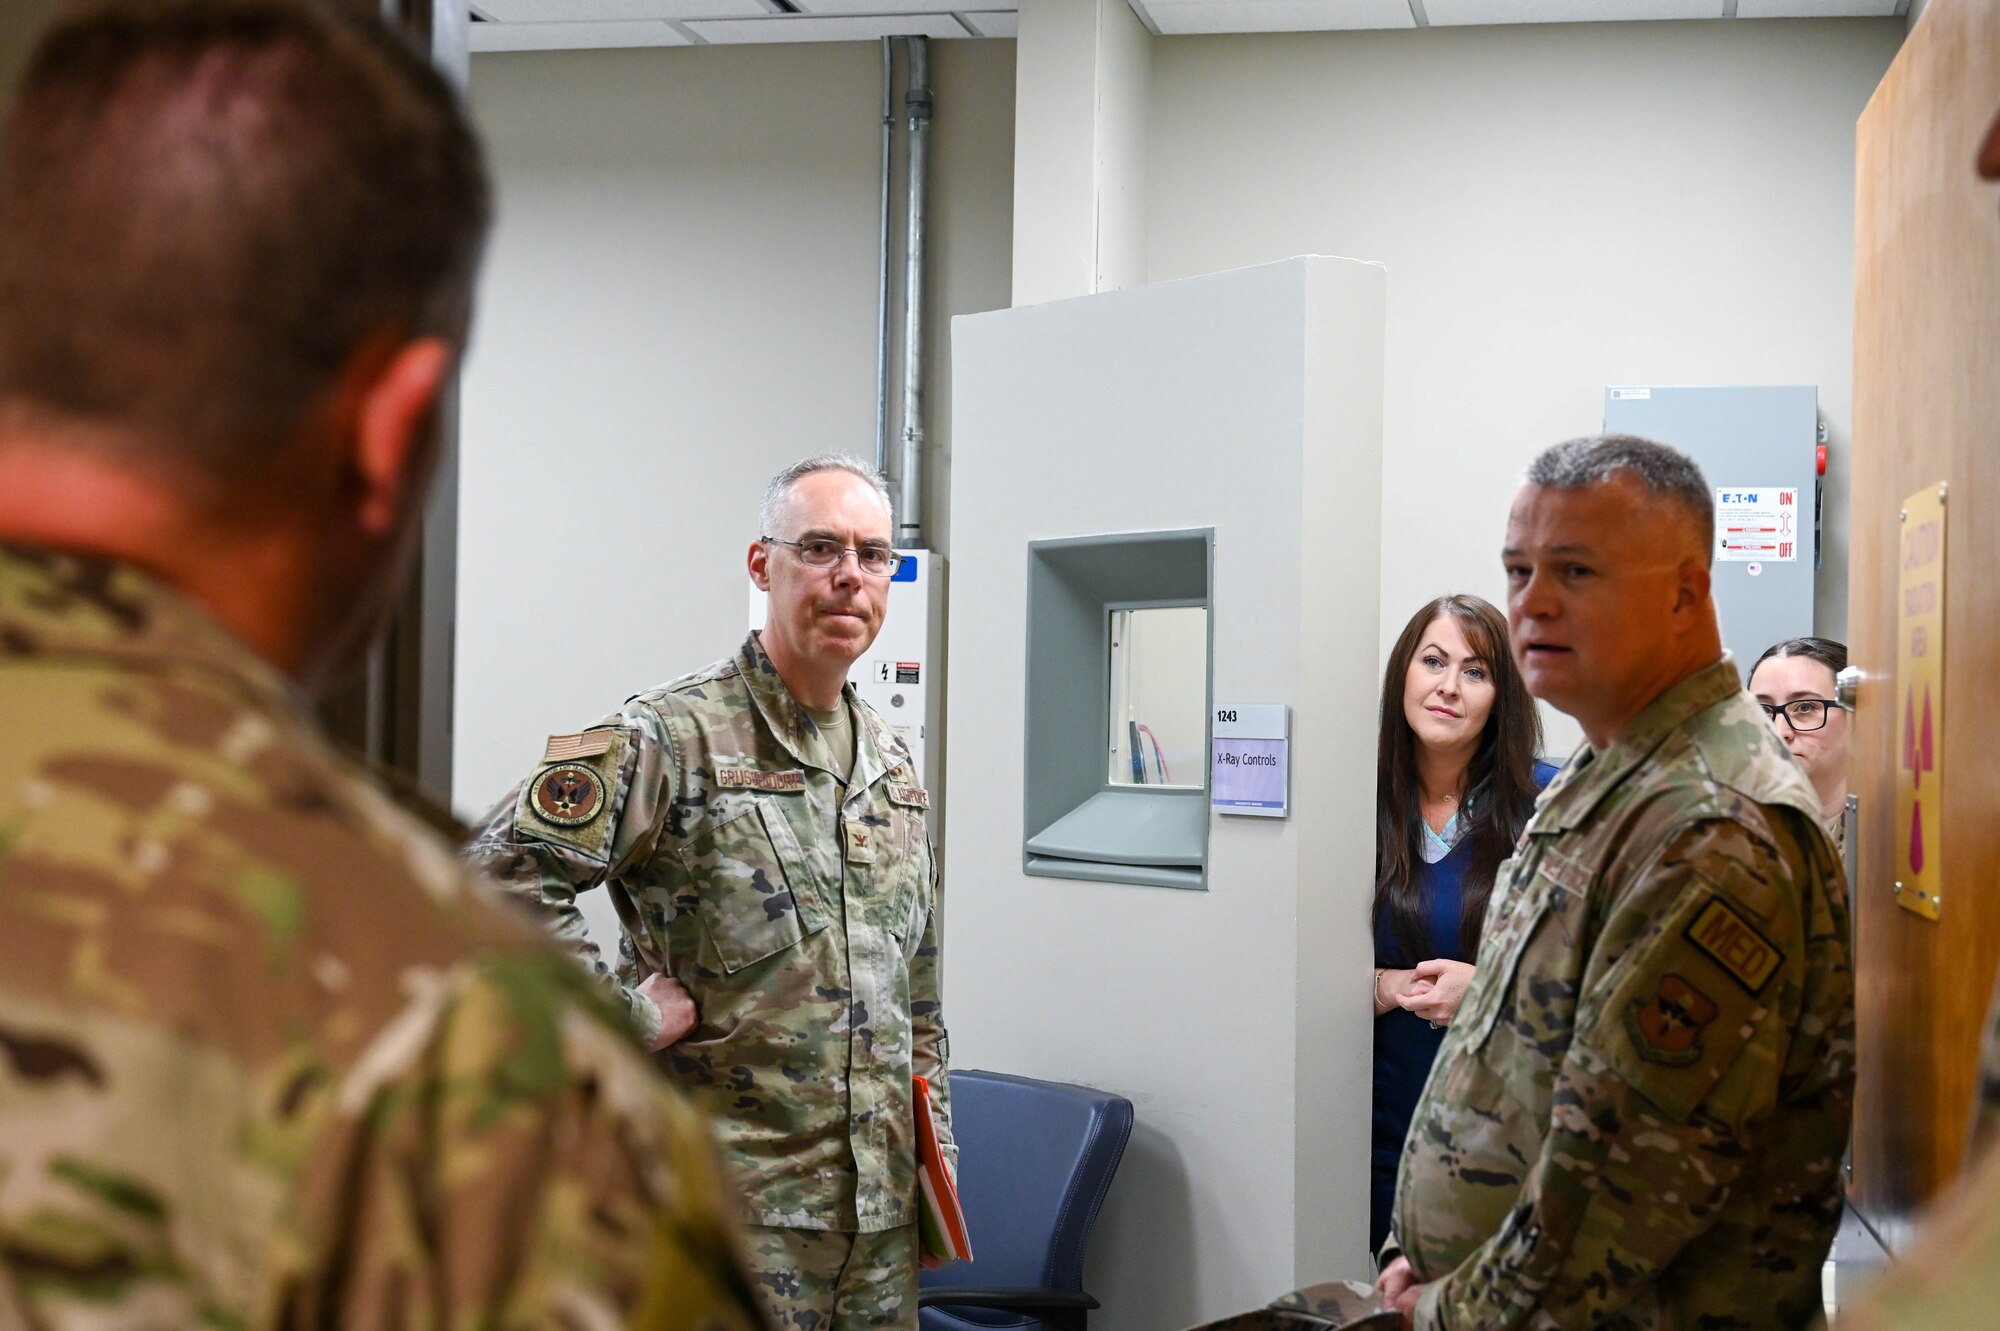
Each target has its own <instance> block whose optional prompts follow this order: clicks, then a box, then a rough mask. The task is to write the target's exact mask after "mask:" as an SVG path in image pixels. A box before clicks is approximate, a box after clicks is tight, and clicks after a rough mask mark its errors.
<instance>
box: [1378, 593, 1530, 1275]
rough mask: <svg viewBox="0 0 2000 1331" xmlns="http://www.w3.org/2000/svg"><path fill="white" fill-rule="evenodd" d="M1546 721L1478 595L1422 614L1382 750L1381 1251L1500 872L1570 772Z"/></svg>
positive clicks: (1391, 678) (1411, 632)
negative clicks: (1423, 1100) (1546, 751)
mask: <svg viewBox="0 0 2000 1331" xmlns="http://www.w3.org/2000/svg"><path fill="white" fill-rule="evenodd" d="M1541 743H1542V726H1541V718H1540V716H1539V714H1538V713H1537V712H1536V711H1535V700H1534V699H1533V698H1531V697H1529V696H1528V689H1527V685H1525V684H1524V683H1522V682H1521V675H1520V672H1519V671H1518V670H1516V669H1515V668H1514V658H1513V656H1512V654H1511V653H1510V652H1509V651H1508V647H1507V621H1506V619H1505V618H1504V617H1503V616H1502V615H1501V613H1500V612H1499V611H1498V610H1496V609H1495V608H1494V607H1493V606H1492V605H1490V604H1488V603H1487V602H1485V601H1482V600H1481V599H1479V598H1478V597H1477V596H1441V597H1439V598H1438V599H1437V600H1435V601H1432V602H1431V603H1430V604H1428V605H1426V606H1424V607H1423V608H1422V609H1421V610H1419V611H1417V613H1416V614H1415V615H1414V616H1412V617H1411V619H1410V622H1409V624H1408V626H1407V627H1405V628H1404V629H1403V632H1402V635H1401V636H1400V637H1398V638H1397V639H1396V645H1395V648H1394V649H1393V650H1392V651H1391V652H1390V653H1389V665H1388V668H1387V670H1385V671H1384V673H1383V677H1382V718H1381V734H1380V738H1379V740H1378V744H1377V750H1376V790H1377V799H1378V803H1377V806H1376V814H1375V906H1374V923H1375V1121H1374V1143H1373V1178H1372V1186H1371V1189H1370V1199H1369V1200H1370V1204H1371V1205H1370V1212H1369V1235H1370V1237H1369V1247H1370V1249H1371V1250H1373V1249H1376V1248H1379V1247H1380V1246H1381V1244H1382V1239H1383V1236H1384V1235H1385V1234H1387V1232H1388V1229H1389V1208H1390V1204H1391V1202H1392V1201H1393V1199H1394V1197H1395V1191H1396V1166H1397V1163H1398V1161H1399V1160H1400V1159H1401V1157H1402V1152H1403V1138H1404V1136H1405V1135H1406V1134H1407V1133H1408V1131H1409V1127H1410V1116H1411V1115H1412V1114H1413V1113H1414V1112H1415V1110H1416V1107H1417V1097H1418V1096H1419V1095H1420V1094H1421V1093H1422V1091H1423V1088H1424V1079H1425V1078H1426V1077H1428V1076H1429V1075H1430V1070H1431V1062H1432V1060H1434V1059H1435V1058H1436V1057H1437V1051H1438V1046H1439V1045H1441V1044H1442V1043H1443V1042H1444V1028H1445V1027H1446V1026H1447V1025H1449V1024H1450V1022H1451V1019H1452V1017H1453V1015H1454V1014H1456V1013H1457V1011H1458V1004H1459V1000H1460V999H1461V998H1463V997H1464V995H1465V987H1466V985H1467V984H1468V983H1470V982H1471V979H1472V961H1473V958H1474V957H1476V956H1477V955H1478V954H1479V938H1480V934H1481V932H1482V930H1483V927H1484V922H1485V918H1486V901H1487V898H1488V897H1489V896H1491V895H1492V892H1493V879H1494V875H1495V874H1496V873H1497V872H1498V871H1499V868H1500V865H1501V863H1502V862H1503V861H1504V860H1506V859H1507V857H1508V856H1509V855H1512V854H1513V853H1514V842H1515V840H1516V839H1517V838H1518V837H1519V836H1520V835H1521V829H1522V828H1523V827H1525V826H1526V825H1527V822H1528V816H1529V815H1530V814H1531V813H1533V812H1534V807H1535V796H1536V794H1537V793H1538V792H1539V791H1540V790H1541V788H1542V787H1543V786H1545V785H1547V784H1548V782H1549V779H1550V778H1551V777H1553V776H1554V775H1555V771H1556V769H1555V768H1553V767H1551V766H1549V765H1548V764H1547V763H1543V762H1539V761H1537V758H1536V754H1537V753H1538V752H1539V750H1540V748H1541Z"/></svg>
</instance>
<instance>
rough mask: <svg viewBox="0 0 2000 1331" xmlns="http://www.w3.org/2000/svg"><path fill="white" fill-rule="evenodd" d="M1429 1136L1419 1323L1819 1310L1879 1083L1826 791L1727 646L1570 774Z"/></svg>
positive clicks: (1408, 1205) (1420, 1146)
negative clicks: (1858, 1030)
mask: <svg viewBox="0 0 2000 1331" xmlns="http://www.w3.org/2000/svg"><path fill="white" fill-rule="evenodd" d="M1487 918H1488V928H1487V932H1486V937H1485V940H1484V942H1483V943H1482V944H1481V947H1480V952H1479V958H1478V966H1477V972H1476V974H1475V976H1474V979H1473V982H1472V985H1471V987H1470V989H1469V990H1468V991H1467V993H1466V996H1465V1000H1464V1003H1463V1004H1462V1006H1461V1007H1460V1009H1459V1012H1458V1014H1457V1016H1456V1017H1455V1018H1454V1020H1453V1021H1452V1024H1451V1030H1450V1033H1449V1034H1448V1036H1447V1038H1446V1040H1445V1043H1444V1047H1443V1048H1442V1049H1441V1050H1440V1051H1439V1054H1438V1058H1437V1062H1436V1064H1435V1065H1434V1067H1433V1069H1432V1073H1431V1078H1430V1081H1429V1083H1428V1084H1427V1085H1426V1087H1425V1089H1424V1094H1423V1097H1422V1099H1421V1100H1420V1102H1419V1103H1418V1106H1417V1111H1416V1116H1415V1119H1414V1121H1413V1123H1412V1125H1411V1128H1410V1134H1409V1137H1408V1139H1407V1141H1406V1143H1405V1146H1404V1154H1403V1162H1402V1170H1401V1174H1400V1177H1399V1180H1398V1191H1397V1204H1396V1213H1395V1234H1396V1237H1397V1239H1398V1240H1399V1242H1400V1243H1401V1246H1402V1248H1403V1251H1404V1252H1405V1254H1406V1255H1407V1256H1408V1257H1409V1258H1410V1261H1411V1264H1412V1266H1413V1267H1414V1269H1415V1273H1416V1275H1417V1278H1418V1279H1419V1280H1421V1281H1423V1282H1425V1283H1426V1286H1427V1287H1426V1289H1425V1291H1424V1293H1423V1297H1422V1300H1421V1302H1420V1304H1419V1308H1418V1313H1417V1317H1416V1324H1417V1326H1418V1327H1420V1328H1452V1329H1454V1331H1456V1329H1457V1328H1470V1327H1478V1328H1487V1329H1492V1328H1503V1327H1545V1328H1555V1327H1611V1328H1621V1329H1630V1331H1638V1329H1639V1328H1647V1329H1649V1331H1650V1329H1652V1328H1689V1329H1690V1331H1692V1329H1693V1328H1702V1329H1703V1331H1731V1329H1732V1328H1741V1329H1742V1331H1750V1329H1751V1328H1758V1329H1760V1331H1761V1329H1762V1328H1773V1327H1796V1326H1805V1325H1808V1324H1809V1323H1810V1322H1811V1321H1812V1320H1813V1318H1814V1317H1815V1316H1816V1315H1817V1313H1818V1310H1819V1306H1820V1267H1821V1263H1822V1262H1823V1260H1824V1258H1825V1256H1826V1253H1827V1250H1828V1248H1829V1246H1830V1245H1831V1243H1832V1240H1833V1234H1834V1230H1835V1228H1836V1225H1837V1223H1838V1220H1839V1215H1840V1207H1841V1185H1840V1163H1841V1156H1842V1152H1843V1150H1844V1148H1845V1146H1846V1142H1847V1132H1848V1125H1849V1119H1850V1115H1851V1111H1852V1104H1853V1083H1854V993H1853V974H1852V969H1851V961H1850V948H1849V938H1850V931H1849V923H1848V918H1847V907H1846V900H1845V894H1844V891H1843V879H1842V876H1841V871H1840V867H1839V862H1838V859H1837V857H1836V855H1835V852H1834V849H1833V847H1832V845H1831V844H1830V843H1829V842H1828V840H1827V837H1826V833H1825V831H1824V829H1823V828H1822V827H1821V826H1820V823H1819V817H1818V805H1817V801H1816V800H1815V799H1814V796H1813V791H1812V788H1811V786H1810V785H1809V784H1808V783H1807V782H1806V779H1805V777H1804V775H1803V774H1802V773H1801V772H1800V771H1799V769H1798V767H1797V766H1796V765H1795V764H1794V763H1793V762H1792V760H1791V758H1790V756H1789V755H1788V754H1787V753H1786V751H1785V749H1784V747H1783V745H1782V744H1781V743H1780V742H1779V741H1778V739H1777V737H1776V735H1775V734H1774V733H1773V732H1772V730H1771V728H1770V726H1769V725H1768V724H1767V723H1766V721H1765V720H1764V717H1763V715H1762V713H1761V712H1760V711H1759V709H1758V708H1757V706H1756V705H1755V703H1754V702H1752V701H1751V700H1750V698H1749V696H1748V695H1747V694H1744V693H1743V692H1742V690H1741V688H1740V686H1739V684H1738V682H1737V676H1736V669H1735V666H1734V664H1733V662H1731V661H1730V660H1729V659H1728V658H1727V657H1725V658H1723V660H1721V661H1720V662H1718V663H1717V664H1716V665H1714V666H1712V667H1710V668H1709V669H1707V670H1705V671H1702V672H1700V673H1699V674H1696V675H1694V676H1692V677H1690V678H1689V679H1686V680H1684V681H1682V682H1681V683H1680V684H1678V685H1676V686H1675V687H1674V688H1673V689H1671V690H1669V691H1668V692H1667V693H1666V694H1665V695H1664V696H1662V697H1661V698H1659V699H1658V700H1656V701H1655V702H1654V703H1653V704H1652V705H1651V706H1650V707H1649V708H1648V709H1647V710H1646V711H1645V712H1644V713H1642V714H1641V715H1640V716H1639V717H1638V718H1637V719H1636V720H1635V721H1634V722H1633V723H1632V724H1631V725H1630V726H1629V727H1628V728H1627V729H1626V731H1625V733H1624V734H1622V735H1621V736H1620V737H1619V738H1618V740H1617V741H1616V742H1614V743H1613V744H1611V745H1609V746H1608V747H1607V748H1606V749H1605V750H1603V751H1602V752H1593V751H1591V750H1590V749H1588V748H1585V749H1583V750H1580V751H1579V753H1578V755H1577V756H1576V757H1575V758H1573V759H1572V760H1571V761H1570V763H1569V765H1568V766H1567V767H1566V769H1565V770H1564V771H1563V772H1562V774H1561V775H1560V776H1558V778H1557V779H1556V781H1555V782H1553V783H1552V784H1551V785H1550V786H1549V788H1548V790H1547V791H1546V792H1544V794H1543V795H1542V797H1541V800H1540V802H1539V804H1538V806H1537V809H1536V812H1535V815H1534V818H1533V819H1532V821H1531V822H1530V823H1529V826H1528V828H1527V830H1526V832H1525V833H1524V835H1523V837H1522V841H1521V844H1520V846H1519V847H1518V849H1517V852H1516V855H1515V857H1514V858H1513V859H1512V860H1510V861H1509V862H1508V864H1507V865H1506V866H1505V867H1504V868H1503V869H1502V871H1501V874H1500V879H1499V881H1498V883H1497V884H1496V886H1495V890H1494V894H1493V898H1492V904H1491V906H1490V907H1489V914H1488V917H1487Z"/></svg>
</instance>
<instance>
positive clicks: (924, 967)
mask: <svg viewBox="0 0 2000 1331" xmlns="http://www.w3.org/2000/svg"><path fill="white" fill-rule="evenodd" d="M847 697H848V699H849V701H850V702H852V703H853V704H854V714H855V717H856V726H857V734H856V750H855V761H854V771H853V774H852V777H851V779H850V780H849V781H847V782H846V783H844V784H843V783H842V781H841V780H840V778H839V777H838V776H836V775H835V773H834V762H833V756H832V754H831V752H830V750H829V746H828V745H827V743H826V741H825V739H824V738H823V737H822V736H821V735H820V733H819V730H818V727H817V726H815V725H814V723H813V721H812V719H811V717H810V716H808V715H807V714H806V712H805V710H804V709H803V708H802V707H800V706H799V704H798V703H797V702H796V701H794V700H793V698H792V696H791V694H790V693H789V692H788V691H787V690H786V688H785V685H784V681H783V680H781V679H780V678H779V677H778V673H777V671H776V669H774V668H773V667H772V665H771V661H770V658H769V657H768V656H766V655H765V654H764V649H763V647H762V645H761V644H760V643H759V642H758V639H757V635H755V634H754V633H753V634H752V635H751V636H750V638H749V639H748V641H746V642H745V643H744V645H743V648H742V650H741V651H739V652H738V653H737V654H736V655H735V656H734V657H731V658H729V659H727V660H724V661H721V662H718V663H717V664H715V665H713V666H711V667H709V668H708V669H707V670H703V671H700V672H698V673H696V674H693V675H689V676H687V677H686V678H684V679H680V680H677V681H675V682H673V683H671V684H667V685H665V686H663V687H661V688H658V689H654V690H653V691H651V692H649V693H643V694H640V695H639V696H638V697H635V698H633V699H631V700H629V701H628V702H627V703H626V704H625V706H624V707H623V708H622V709H621V710H619V711H618V712H617V713H615V714H613V715H612V716H610V717H609V718H607V719H606V720H605V721H604V722H602V723H600V724H599V725H598V726H595V727H592V728H591V729H589V730H586V731H584V732H582V733H581V734H580V735H559V736H556V737H554V738H553V739H551V740H550V741H549V750H548V752H547V753H546V754H545V755H544V765H543V766H542V767H540V768H539V769H537V770H536V772H535V773H534V775H533V776H531V777H530V778H529V779H528V781H527V782H525V783H524V784H523V785H521V786H520V787H518V788H517V789H516V790H515V791H514V792H513V793H512V794H511V795H509V796H508V797H507V798H506V799H504V800H503V801H501V803H500V804H498V805H497V806H495V808H494V810H493V812H492V813H491V814H490V815H489V817H488V821H487V823H486V826H485V827H484V829H483V830H482V831H481V832H480V833H479V835H478V836H477V837H476V838H475V840H474V842H473V844H472V847H471V848H470V850H469V851H468V854H470V855H471V856H472V858H473V860H474V861H475V862H476V863H478V864H479V865H481V866H482V867H484V868H485V869H486V870H487V871H488V872H490V873H491V874H492V875H493V876H494V877H495V878H497V879H499V880H500V881H501V882H502V883H503V884H505V885H507V886H508V887H510V888H512V889H513V890H514V891H516V892H519V893H520V894H521V895H522V896H524V897H526V898H528V899H530V900H531V901H533V902H535V903H536V904H538V905H539V906H540V907H541V908H542V909H543V910H544V911H546V912H547V913H548V914H549V915H550V916H551V917H552V919H553V922H554V926H555V930H556V933H557V934H558V935H559V936H560V937H561V938H563V939H565V940H567V941H568V942H569V943H570V944H571V945H572V946H574V947H575V948H576V949H577V950H578V951H579V952H580V953H582V954H583V955H584V957H585V958H586V959H587V960H588V961H590V962H591V963H592V964H593V965H595V966H596V968H597V969H598V971H600V972H603V971H604V970H605V967H604V965H603V963H602V962H601V961H599V959H598V956H597V949H596V948H595V947H594V946H593V945H592V944H591V942H590V941H589V939H588V938H587V937H586V935H585V929H584V922H583V916H582V913H581V912H580V911H579V910H578V909H577V906H576V896H577V893H578V892H581V891H585V890H587V889H589V888H592V887H596V886H597V885H599V884H604V885H606V886H607V887H608V888H609V890H610V892H611V897H612V901H613V903H614V904H615V905H616V907H617V910H618V917H619V920H620V921H621V922H622V924H623V929H622V931H621V932H622V938H621V941H620V947H619V959H618V966H617V979H618V983H619V985H620V987H621V988H623V989H624V990H625V992H626V996H627V1001H628V1002H629V1003H630V1004H631V1007H632V1012H633V1018H634V1021H635V1022H636V1023H637V1024H638V1025H639V1026H640V1027H641V1029H643V1030H647V1031H652V1032H657V1031H658V1029H659V1013H658V1011H657V1009H655V1008H654V1006H653V1004H652V1003H651V1002H650V1001H649V1000H648V999H646V998H645V997H643V996H642V995H640V994H638V993H636V992H634V986H636V985H637V984H638V983H639V982H640V981H641V980H642V979H644V978H645V977H646V976H647V975H648V974H650V973H652V972H655V971H664V972H666V973H667V974H670V975H672V976H673V977H674V978H676V979H678V980H679V981H680V982H681V983H682V984H684V985H685V986H687V989H688V991H689V993H690V994H692V995H693V997H694V1001H695V1006H696V1010H697V1011H698V1012H699V1014H700V1024H699V1025H697V1026H696V1027H695V1029H694V1030H692V1031H690V1032H689V1033H688V1034H687V1036H686V1037H684V1038H683V1039H681V1040H680V1041H679V1042H678V1043H676V1044H674V1045H672V1046H670V1047H669V1048H667V1049H666V1050H664V1051H663V1052H662V1054H661V1065H662V1066H663V1067H664V1068H666V1069H667V1070H668V1072H669V1073H670V1075H671V1076H672V1077H673V1079H674V1080H675V1081H676V1082H677V1083H678V1084H679V1085H680V1086H681V1088H682V1089H683V1090H685V1091H686V1092H687V1094H688V1095H689V1096H690V1097H691V1098H692V1099H693V1100H694V1101H695V1103H696V1104H698V1105H700V1106H701V1107H702V1108H704V1109H706V1110H708V1111H709V1113H710V1114H711V1115H712V1116H713V1117H714V1119H715V1122H716V1131H717V1133H718V1134H719V1135H720V1137H721V1140H722V1143H723V1148H724V1154H725V1156H726V1157H727V1159H728V1160H729V1162H730V1163H731V1165H733V1166H734V1168H735V1172H736V1178H737V1182H738V1184H739V1185H740V1186H741V1188H742V1189H743V1191H744V1193H745V1195H746V1196H747V1197H748V1200H749V1203H750V1218H751V1219H752V1220H754V1221H755V1222H756V1223H759V1224H765V1225H785V1226H793V1227H797V1228H803V1229H834V1230H858V1231H873V1230H880V1229H889V1228H892V1227H894V1226H896V1225H901V1224H907V1223H909V1222H910V1221H913V1220H914V1219H916V1209H915V1208H916V1164H915V1150H916V1147H915V1123H914V1119H913V1117H912V1107H911V1105H912V1102H911V1085H910V1075H911V1073H912V1072H913V1071H914V1072H916V1073H919V1074H921V1075H923V1076H924V1077H926V1078H927V1079H928V1080H929V1081H930V1083H931V1086H932V1090H933V1092H934V1094H935V1095H936V1097H937V1100H938V1103H939V1105H940V1113H941V1116H942V1117H943V1118H944V1120H945V1121H943V1122H941V1123H940V1125H939V1128H940V1143H941V1144H944V1143H948V1142H949V1141H950V1124H949V1109H948V1105H949V1101H948V1099H947V1098H946V1097H947V1096H948V1094H949V1091H948V1087H947V1086H946V1082H945V1032H944V1025H943V1021H942V1014H941V1012H940V1010H939V1005H938V949H937V928H936V922H935V920H934V918H933V914H932V906H933V901H934V893H935V886H936V885H935V871H934V868H933V864H932V859H931V848H930V839H929V836H928V834H927V832H926V830H925V826H924V809H925V806H926V805H927V803H928V798H927V797H926V795H925V793H924V791H923V789H922V788H921V787H920V786H919V785H918V784H917V781H916V778H915V775H914V773H913V771H912V769H911V767H910V756H909V751H908V750H907V749H906V748H905V747H904V746H903V743H902V741H901V740H899V739H897V738H896V737H895V735H894V733H893V732H891V731H890V729H889V727H888V726H887V725H886V724H885V723H884V722H883V721H882V719H881V718H880V717H879V716H877V715H876V714H875V713H874V712H873V711H871V710H870V709H869V708H868V707H867V705H866V704H863V703H861V702H859V701H858V700H857V699H855V698H854V693H853V690H852V689H851V688H850V689H848V690H847ZM945 1149H946V1151H947V1153H950V1152H952V1150H953V1149H954V1148H952V1147H950V1146H948V1145H947V1146H945Z"/></svg>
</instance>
